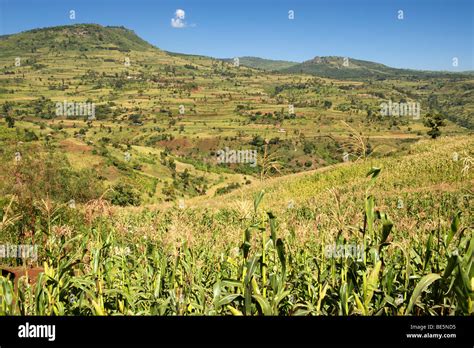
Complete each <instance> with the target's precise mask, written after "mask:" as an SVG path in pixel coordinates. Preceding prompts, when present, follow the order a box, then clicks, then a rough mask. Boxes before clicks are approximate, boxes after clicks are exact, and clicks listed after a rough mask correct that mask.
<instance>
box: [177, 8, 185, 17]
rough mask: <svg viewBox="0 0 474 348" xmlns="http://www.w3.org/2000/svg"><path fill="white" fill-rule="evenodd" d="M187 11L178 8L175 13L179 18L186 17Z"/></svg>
mask: <svg viewBox="0 0 474 348" xmlns="http://www.w3.org/2000/svg"><path fill="white" fill-rule="evenodd" d="M184 16H185V13H184V10H181V9H177V10H176V13H175V17H176V18H179V19H184Z"/></svg>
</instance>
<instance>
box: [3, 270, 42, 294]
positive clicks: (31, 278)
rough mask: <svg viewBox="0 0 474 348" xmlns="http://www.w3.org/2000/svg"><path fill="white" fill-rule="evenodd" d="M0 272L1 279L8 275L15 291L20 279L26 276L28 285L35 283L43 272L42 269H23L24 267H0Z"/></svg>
mask: <svg viewBox="0 0 474 348" xmlns="http://www.w3.org/2000/svg"><path fill="white" fill-rule="evenodd" d="M0 271H1V272H2V276H3V277H7V276H8V275H10V279H13V283H14V285H15V291H16V290H17V289H18V281H19V280H20V278H21V277H25V276H28V282H29V283H30V284H34V283H36V281H37V280H38V276H39V274H40V273H43V272H44V268H43V267H33V268H25V267H6V266H0Z"/></svg>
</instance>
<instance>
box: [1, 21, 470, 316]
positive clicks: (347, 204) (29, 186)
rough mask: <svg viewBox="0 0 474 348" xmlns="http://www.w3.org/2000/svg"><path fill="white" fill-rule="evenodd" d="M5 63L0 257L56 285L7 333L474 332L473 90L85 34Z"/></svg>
mask: <svg viewBox="0 0 474 348" xmlns="http://www.w3.org/2000/svg"><path fill="white" fill-rule="evenodd" d="M0 48H1V50H0V245H7V244H13V245H17V244H20V245H38V247H39V248H38V252H39V255H38V259H37V260H25V259H20V258H18V259H16V258H13V259H4V261H5V262H6V263H7V264H8V265H10V266H16V267H20V268H22V269H25V270H26V269H28V268H29V267H30V266H38V267H43V269H44V272H43V273H40V275H39V278H38V279H36V281H34V282H28V281H25V279H20V280H18V279H15V280H13V279H11V277H10V276H6V275H2V276H0V314H1V315H5V314H14V315H115V314H121V315H158V314H159V315H176V314H178V315H197V314H205V315H229V314H232V315H472V314H473V312H474V308H473V300H474V297H473V296H474V295H473V290H474V288H473V284H474V283H473V281H474V274H473V268H472V260H473V248H474V240H473V233H472V231H473V228H472V227H473V218H472V209H471V208H470V207H471V206H472V198H473V192H472V187H473V185H472V184H473V182H474V181H473V178H472V167H473V166H474V160H473V152H472V149H473V148H474V142H473V138H472V129H473V123H472V122H473V121H472V114H473V112H474V104H473V101H474V98H473V96H472V91H473V88H472V87H473V84H474V76H473V75H472V74H467V73H466V74H447V73H446V74H445V73H430V72H415V71H406V70H400V69H393V68H389V67H386V66H383V65H381V64H377V63H372V62H365V61H359V60H353V59H349V66H348V67H346V66H344V65H342V66H341V64H342V63H343V61H341V59H340V58H338V57H321V58H320V59H317V58H315V60H314V61H310V62H305V63H302V64H295V65H293V64H294V63H291V62H279V61H270V60H264V59H259V58H252V57H243V58H242V59H241V60H240V66H238V67H236V66H234V65H233V62H232V61H228V60H219V59H214V58H210V57H204V56H196V55H186V54H176V53H170V52H165V51H162V50H160V49H158V48H156V47H154V46H152V45H150V44H148V43H147V42H145V41H143V40H142V39H140V38H139V37H138V36H136V35H135V34H134V33H133V32H132V31H130V30H128V29H126V28H123V27H102V26H100V25H85V24H80V25H73V26H61V27H54V28H44V29H36V30H31V31H27V32H24V33H20V34H15V35H8V36H3V37H0ZM17 57H20V64H16V62H17V60H16V58H17ZM346 68H347V69H346ZM275 70H278V71H275ZM388 101H391V102H393V103H397V104H403V103H408V102H410V103H419V104H420V105H421V115H420V118H419V119H418V118H415V117H408V116H407V115H402V116H382V114H381V112H380V105H381V104H382V103H386V102H388ZM68 103H70V104H71V105H70V106H69V104H68ZM58 110H61V112H57V111H58ZM92 110H93V113H92ZM440 127H443V128H442V131H441V130H440ZM226 148H227V149H230V151H229V152H232V151H233V152H234V153H233V156H234V157H229V158H228V160H226V161H224V163H220V162H218V161H217V154H218V152H219V151H220V150H223V149H226ZM246 150H247V151H257V157H256V161H255V162H253V165H251V164H250V162H249V161H248V158H239V157H238V156H236V153H238V151H241V153H248V152H244V151H246ZM237 158H238V159H239V160H237ZM331 250H337V252H336V253H331V252H328V251H331ZM341 250H342V253H341V252H340V251H341ZM346 251H347V252H346ZM4 261H2V263H3V262H4Z"/></svg>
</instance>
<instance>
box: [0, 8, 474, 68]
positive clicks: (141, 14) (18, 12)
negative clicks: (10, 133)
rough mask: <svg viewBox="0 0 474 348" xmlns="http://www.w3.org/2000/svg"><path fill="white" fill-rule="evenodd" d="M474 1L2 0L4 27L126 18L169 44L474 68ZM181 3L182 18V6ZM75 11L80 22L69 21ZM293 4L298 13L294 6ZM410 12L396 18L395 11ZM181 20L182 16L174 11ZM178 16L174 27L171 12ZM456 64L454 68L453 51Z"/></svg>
mask: <svg viewBox="0 0 474 348" xmlns="http://www.w3.org/2000/svg"><path fill="white" fill-rule="evenodd" d="M473 4H474V1H472V0H292V1H290V0H220V1H219V0H154V1H153V0H102V1H99V0H0V34H12V33H17V32H20V31H24V30H28V29H33V28H38V27H48V26H55V25H64V24H72V23H98V24H102V25H123V26H125V27H127V28H130V29H132V30H134V31H135V32H136V33H137V34H138V35H139V36H141V37H142V38H144V39H145V40H147V41H149V42H151V43H152V44H154V45H155V46H157V47H160V48H162V49H164V50H168V51H173V52H182V53H192V54H203V55H208V56H213V57H236V56H258V57H263V58H272V59H283V60H294V61H304V60H307V59H311V58H313V57H315V56H328V55H335V56H344V57H346V56H347V57H353V58H358V59H365V60H371V61H375V62H380V63H383V64H386V65H389V66H393V67H403V68H412V69H425V70H453V71H462V70H474V55H473V50H474V48H473V46H474V23H473V21H474V19H473V17H474V5H473ZM177 9H182V10H184V19H183V18H178V17H176V10H177ZM69 10H75V11H76V19H75V20H71V19H70V18H69ZM290 10H293V11H294V19H293V20H290V19H289V18H288V11H290ZM399 10H402V11H403V16H404V19H401V20H400V19H398V18H397V16H398V11H399ZM178 14H179V15H180V16H181V17H182V13H178ZM172 18H174V19H175V22H174V23H175V27H176V26H178V27H179V26H182V28H175V27H173V26H172V25H171V24H172V23H171V19H172ZM454 57H456V58H457V59H458V66H457V67H456V66H453V64H452V63H453V58H454Z"/></svg>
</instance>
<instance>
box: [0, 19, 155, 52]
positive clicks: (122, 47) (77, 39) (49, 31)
mask: <svg viewBox="0 0 474 348" xmlns="http://www.w3.org/2000/svg"><path fill="white" fill-rule="evenodd" d="M0 44H1V46H2V52H3V53H12V52H28V53H33V52H35V50H36V49H38V48H49V49H55V50H59V51H64V50H79V51H89V50H91V49H107V50H118V51H125V52H126V51H131V50H134V51H144V50H147V49H150V48H154V46H153V45H151V44H150V43H148V42H146V41H145V40H143V39H141V38H140V37H139V36H137V35H136V34H135V32H134V31H133V30H130V29H127V28H125V27H113V26H110V27H104V26H101V25H98V24H76V25H67V26H57V27H49V28H41V29H33V30H29V31H25V32H22V33H19V34H14V35H3V36H0ZM0 55H1V53H0Z"/></svg>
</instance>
